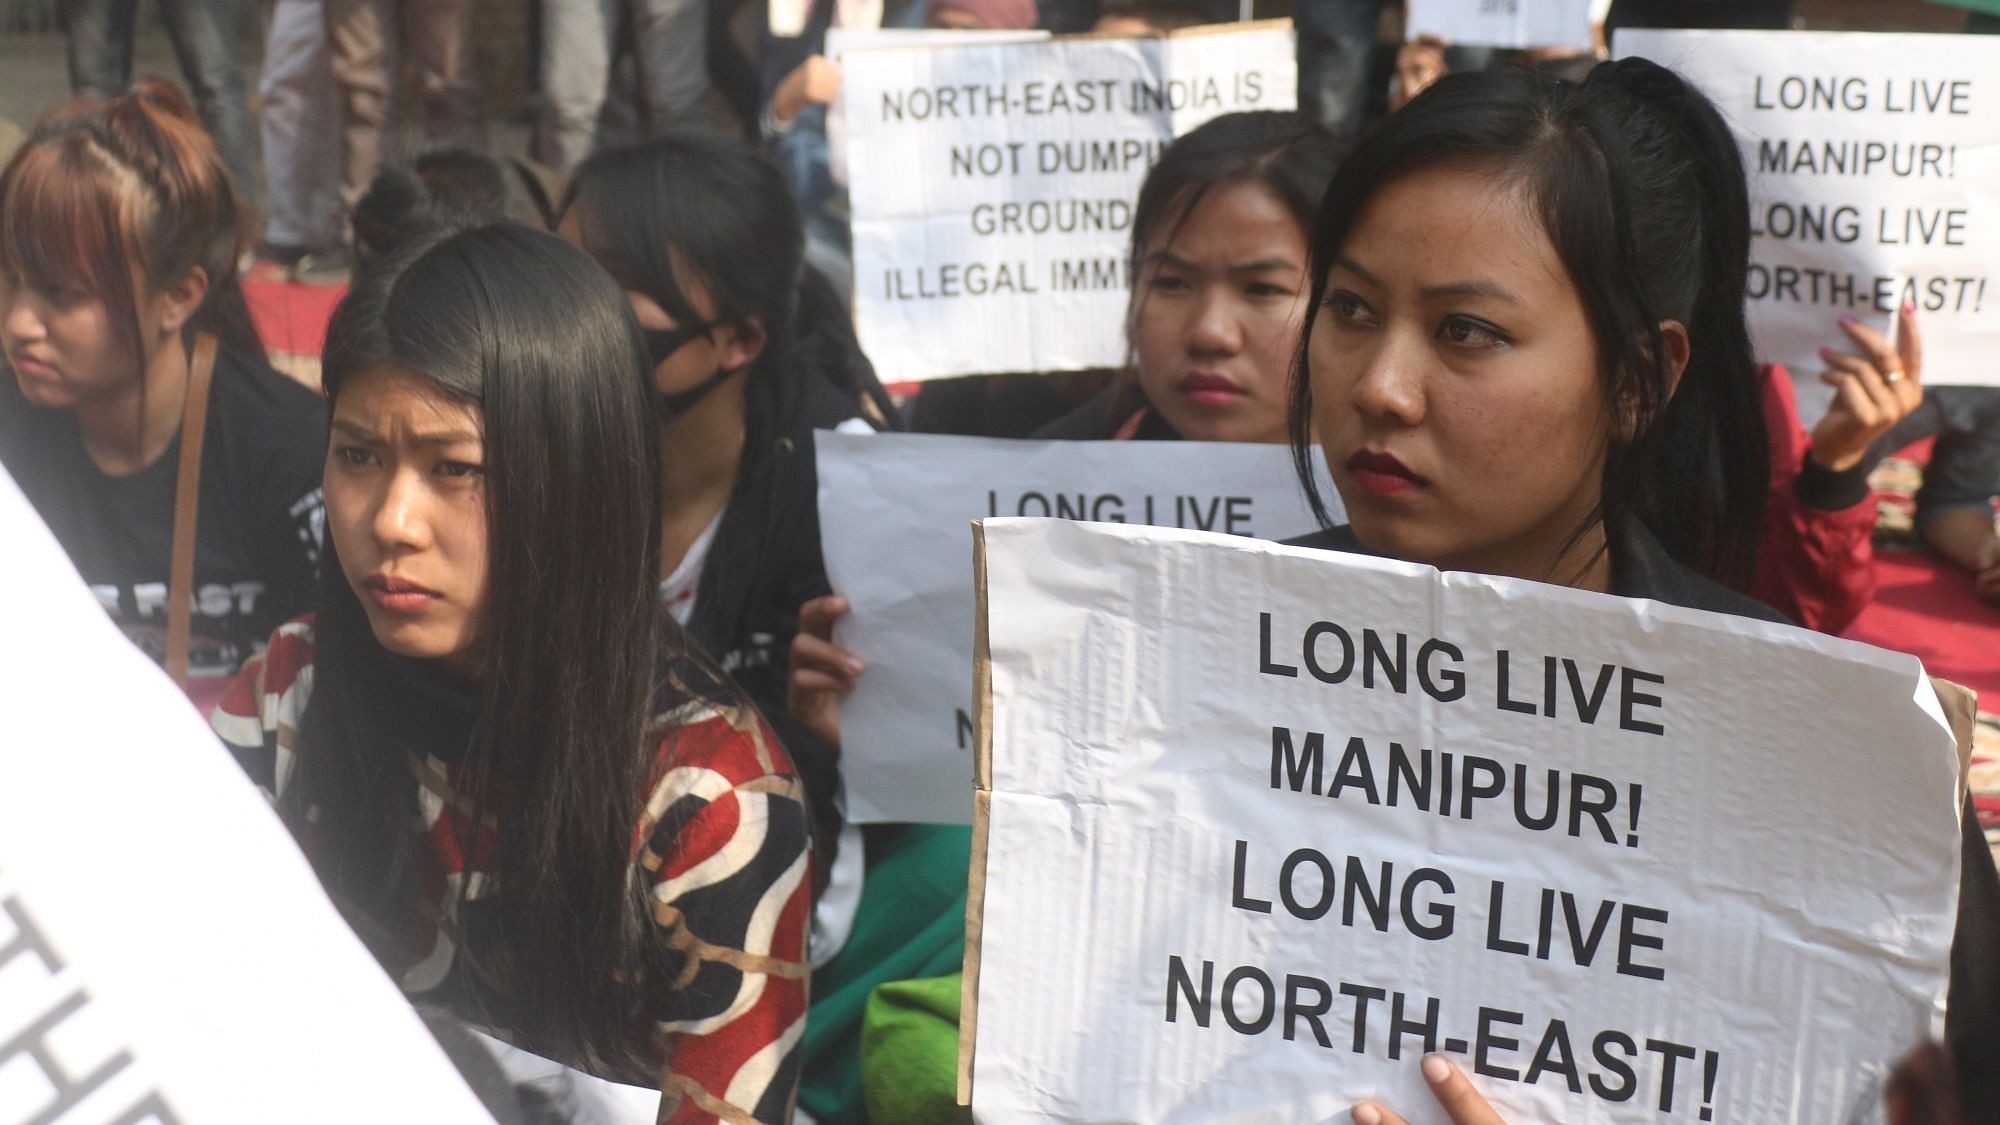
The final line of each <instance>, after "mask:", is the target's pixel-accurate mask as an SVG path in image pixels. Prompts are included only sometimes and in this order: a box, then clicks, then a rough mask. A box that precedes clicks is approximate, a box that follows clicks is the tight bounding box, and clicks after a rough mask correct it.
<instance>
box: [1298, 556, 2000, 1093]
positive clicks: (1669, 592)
mask: <svg viewBox="0 0 2000 1125" xmlns="http://www.w3.org/2000/svg"><path fill="white" fill-rule="evenodd" d="M1291 543H1292V545H1294V546H1299V547H1319V548H1323V549H1326V550H1333V551H1351V552H1353V553H1355V554H1363V555H1367V554H1374V552H1372V551H1370V550H1368V548H1366V547H1364V546H1362V545H1361V541H1360V540H1359V539H1357V538H1355V536H1354V532H1353V530H1352V529H1350V528H1348V527H1345V526H1342V527H1336V528H1333V529H1331V530H1328V531H1320V532H1316V533H1314V534H1312V535H1307V536H1304V537H1302V538H1299V539H1294V540H1291ZM1611 592H1612V593H1614V594H1617V595H1619V596H1620V597H1626V598H1647V599H1650V600H1652V601H1656V602H1665V603H1667V604H1668V605H1677V606H1682V607H1685V608H1687V609H1699V610H1706V611H1708V612H1710V613H1727V614H1732V615H1734V616H1737V617H1748V618H1752V619H1754V620H1757V621H1772V622H1777V623H1779V624H1785V625H1789V624H1791V622H1789V621H1787V620H1785V617H1784V615H1783V614H1781V613H1779V612H1778V611H1776V610H1774V609H1772V608H1770V607H1769V606H1766V605H1764V604H1763V603H1762V602H1758V601H1753V600H1752V599H1750V598H1748V597H1746V596H1744V595H1742V594H1739V593H1737V592H1736V591H1734V590H1731V589H1728V588H1727V587H1725V586H1722V585H1719V584H1717V583H1715V582H1711V581H1709V580H1708V579H1706V578H1703V577H1702V576H1701V575H1699V574H1696V573H1695V572H1694V571H1692V570H1689V569H1688V568H1687V567H1685V566H1683V565H1681V564H1680V563H1679V562H1677V561H1675V560H1674V558H1673V557H1672V556H1671V555H1669V554H1668V553H1667V549H1666V548H1665V547H1664V546H1662V545H1661V544H1660V541H1659V540H1658V539H1655V538H1654V537H1653V535H1652V534H1651V533H1650V532H1648V531H1647V530H1646V529H1645V528H1644V527H1641V526H1640V525H1638V524H1637V523H1628V524H1626V525H1625V526H1623V527H1622V528H1620V529H1618V530H1617V531H1614V533H1613V534H1612V536H1611ZM1962 819H1963V825H1964V827H1963V830H1962V837H1963V838H1962V840H1961V843H1962V848H1961V858H1960V863H1959V884H1958V923H1957V927H1956V930H1955V931H1954V933H1953V935H1952V943H1951V986H1950V990H1949V995H1948V999H1947V1003H1948V1006H1949V1012H1948V1014H1947V1016H1946V1021H1945V1042H1946V1046H1947V1047H1949V1048H1950V1051H1951V1055H1952V1062H1953V1063H1954V1065H1955V1066H1956V1069H1957V1071H1958V1082H1959V1087H1960V1089H1961V1091H1962V1092H1963V1096H1964V1100H1965V1104H1966V1106H1967V1107H1968V1108H1969V1109H1970V1110H1972V1111H1973V1113H1974V1116H1973V1117H1972V1118H1971V1119H1970V1120H1977V1121H1985V1120H1993V1119H1996V1116H2000V873H1996V871H1995V869H1994V865H1993V853H1992V851H1991V850H1990V849H1988V848H1987V846H1986V837H1985V834H1984V833H1982V832H1981V831H1980V829H1979V818H1978V817H1977V816H1975V815H1974V814H1973V811H1972V798H1971V796H1970V795H1968V796H1967V797H1966V799H1965V809H1964V814H1963V818H1962ZM1799 1031H1800V1033H1801V1034H1811V1033H1812V1029H1811V1028H1800V1029H1799Z"/></svg>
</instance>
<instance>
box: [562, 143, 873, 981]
mask: <svg viewBox="0 0 2000 1125" xmlns="http://www.w3.org/2000/svg"><path fill="white" fill-rule="evenodd" d="M559 211H560V214H561V221H560V223H559V229H560V231H561V233H562V235H563V237H565V238H567V239H569V240H570V241H571V242H574V243H576V244H577V245H579V246H581V247H583V248H584V249H585V250H587V251H589V253H590V255H591V256H592V257H593V258H595V259H597V261H598V263H599V264H600V265H602V266H603V267H604V268H605V269H606V270H607V271H608V272H609V273H610V274H611V276H612V277H613V278H616V279H617V280H618V282H619V284H620V285H621V286H623V287H624V289H625V296H626V299H627V300H628V301H630V302H631V304H632V308H633V311H634V312H635V313H636V314H637V316H638V319H639V327H640V329H641V331H642V333H643V335H644V337H645V340H646V347H647V355H648V365H647V367H648V375H647V380H646V391H647V395H648V398H649V399H650V400H651V402H652V404H653V417H654V418H655V419H657V421H658V424H659V426H660V429H661V434H662V438H663V440H662V445H661V456H662V457H663V458H664V461H663V462H662V466H663V477H662V491H661V503H660V513H659V515H660V527H661V533H662V539H663V541H664V547H665V550H664V554H663V556H662V559H661V570H660V573H659V575H658V578H659V580H660V583H661V597H662V599H663V601H664V602H665V603H666V606H667V608H668V610H669V611H670V612H671V613H672V614H673V615H674V617H675V618H676V619H677V620H679V621H681V622H682V623H684V624H685V626H686V628H687V631H688V635H689V636H690V637H691V638H693V640H694V641H695V643H696V644H697V645H698V646H699V647H700V648H701V649H702V650H703V651H704V652H706V653H707V654H708V655H709V656H710V657H712V658H713V659H714V660H715V661H716V662H717V663H718V664H720V665H721V667H722V668H723V670H724V671H726V672H728V673H729V674H730V675H731V676H732V677H733V678H734V679H735V680H736V682H737V683H738V684H740V685H742V687H743V688H744V690H745V691H746V692H748V694H749V695H750V697H751V698H752V699H753V700H755V701H756V702H757V703H758V705H759V706H761V707H762V708H763V709H764V713H765V714H766V715H767V716H769V717H770V718H771V719H772V720H773V721H774V722H776V723H778V724H779V734H780V735H781V736H782V737H783V738H784V740H785V743H786V745H787V746H788V747H789V748H791V750H792V754H793V758H794V760H795V761H796V762H797V763H798V767H799V771H800V774H801V775H802V776H803V777H804V779H805V783H806V791H807V793H808V795H809V796H810V797H811V800H812V808H813V818H814V834H815V839H816V840H817V841H818V847H819V855H820V858H821V860H822V871H823V873H824V874H826V875H827V877H829V878H832V879H834V880H835V881H836V882H837V883H838V884H840V885H841V886H842V887H846V888H848V890H847V891H846V892H845V893H835V894H832V895H829V896H828V898H829V900H830V901H828V902H825V903H822V909H821V913H820V915H819V916H818V917H819V923H820V925H819V927H818V929H817V930H816V934H817V937H816V943H815V946H814V954H815V959H818V958H820V957H821V956H824V955H830V952H831V950H832V949H833V948H835V947H837V946H838V944H839V941H840V939H841V936H842V935H843V934H844V932H845V927H846V922H845V920H844V919H845V918H846V917H847V916H849V915H851V912H852V897H853V891H852V886H853V883H852V880H853V879H858V864H859V862H860V856H859V847H858V845H859V840H858V837H856V835H855V834H854V833H852V832H851V831H850V832H849V833H848V839H850V840H853V842H854V845H855V846H854V847H852V848H849V847H844V846H843V847H838V848H836V846H835V844H834V840H835V838H836V836H837V835H838V834H839V832H840V816H839V813H838V812H837V810H836V803H835V792H836V790H837V788H838V785H839V781H838V773H837V763H836V761H835V755H834V751H833V749H832V748H831V747H828V746H826V745H825V744H824V743H822V742H820V741H819V740H817V739H816V738H815V737H814V736H813V735H811V734H810V733H809V732H808V731H806V730H805V729H804V728H803V727H801V726H799V725H797V724H794V723H791V722H790V721H789V716H788V714H787V712H786V708H785V699H786V694H785V693H786V685H787V678H788V676H789V674H790V661H789V655H790V652H791V644H792V637H793V635H794V634H795V633H796V632H797V631H798V627H799V608H800V607H801V606H803V605H804V604H805V603H806V602H807V601H809V600H811V599H813V598H815V597H818V596H821V595H824V594H826V593H828V592H829V588H828V585H827V580H826V565H825V563H824V562H823V561H822V560H821V557H820V545H819V510H818V489H819V486H818V476H817V474H816V473H815V471H814V468H813V431H814V430H820V429H834V428H836V427H838V428H843V429H849V428H860V429H864V430H865V429H869V428H881V427H885V426H889V425H892V424H893V421H894V418H895V407H894V405H893V404H892V403H891V402H890V401H889V398H888V396H887V394H886V393H884V392H883V390H882V387H881V384H880V383H878V382H877V381H876V378H875V372H874V369H873V368H872V367H871V366H870V365H869V363H868V360H867V358H866V357H865V356H863V355H862V353H861V349H860V346H859V344H858V343H857V342H856V340H855V338H854V330H853V327H852V324H851V322H850V320H849V318H848V316H847V311H846V309H844V308H843V307H842V306H841V304H840V302H839V299H838V298H837V297H836V296H835V295H834V291H833V288H832V286H831V285H830V284H829V283H828V282H827V281H826V279H825V278H823V277H821V276H820V275H819V274H818V273H817V272H815V271H814V270H813V269H812V268H811V267H809V266H807V265H806V264H805V261H804V254H805V249H804V248H805V235H804V231H803V227H802V225H801V220H800V218H799V209H798V207H797V205H796V204H794V203H793V202H792V197H791V194H790V192H789V191H787V190H786V188H785V183H784V180H783V178H782V177H780V176H779V174H778V172H777V171H776V169H774V168H772V167H771V166H770V165H769V164H767V163H765V162H764V161H763V160H762V159H761V158H759V157H758V156H757V155H756V153H754V152H752V151H751V150H750V149H749V148H748V147H747V146H745V145H743V144H741V143H740V142H737V141H734V140H730V139H727V138H722V137H715V136H709V135H706V134H683V135H678V136H670V137H665V138H662V139H660V140H657V141H653V142H651V143H648V144H645V145H641V146H638V147H635V148H628V149H622V150H613V151H608V152H601V153H599V154H597V155H596V156H594V157H592V158H590V159H589V160H587V161H585V162H584V164H583V165H582V166H581V167H580V168H578V169H577V172H576V176H575V178H574V179H573V180H572V182H571V185H570V191H569V195H568V197H567V198H566V199H565V200H564V202H563V205H562V207H561V208H560V209H559ZM836 852H838V853H839V855H840V857H841V860H842V862H841V864H840V865H839V866H836V864H835V863H834V859H835V855H836Z"/></svg>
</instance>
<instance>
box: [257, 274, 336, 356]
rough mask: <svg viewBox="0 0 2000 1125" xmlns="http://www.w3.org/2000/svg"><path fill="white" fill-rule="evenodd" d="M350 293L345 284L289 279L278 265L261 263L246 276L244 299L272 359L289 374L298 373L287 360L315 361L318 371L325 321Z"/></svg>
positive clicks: (323, 342) (324, 333)
mask: <svg viewBox="0 0 2000 1125" xmlns="http://www.w3.org/2000/svg"><path fill="white" fill-rule="evenodd" d="M346 295H347V286H345V285H301V284H299V283H298V282H295V281H290V280H287V279H286V278H285V276H284V274H283V273H282V272H281V271H279V270H277V269H276V268H275V267H272V266H269V265H266V264H262V263H260V264H258V265H257V266H256V267H255V268H253V269H252V270H251V271H250V273H249V274H248V275H246V276H245V277H244V279H243V300H244V302H245V303H246V304H248V305H249V306H250V319H251V320H252V321H254V322H256V325H257V334H258V335H259V336H261V337H263V339H264V347H265V349H266V350H268V351H270V352H271V353H272V359H273V361H274V362H276V363H277V364H278V366H279V367H280V368H281V369H283V370H285V371H286V372H287V373H288V374H298V372H297V371H296V370H295V369H294V367H292V366H291V365H288V364H287V363H285V362H283V361H284V360H286V359H290V358H294V357H300V358H310V359H311V360H312V361H313V365H312V369H313V370H314V371H315V372H316V371H317V370H318V360H319V352H320V348H321V347H322V346H323V345H324V344H325V343H326V322H327V321H328V320H330V319H331V318H332V317H333V307H334V306H335V305H337V304H339V303H340V299H341V298H342V297H344V296H346Z"/></svg>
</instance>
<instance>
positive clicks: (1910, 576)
mask: <svg viewBox="0 0 2000 1125" xmlns="http://www.w3.org/2000/svg"><path fill="white" fill-rule="evenodd" d="M1875 572H1876V576H1877V578H1878V579H1879V581H1880V585H1879V586H1878V588H1877V589H1876V592H1875V600H1874V602H1872V603H1871V604H1870V605H1869V606H1868V608H1867V609H1866V610H1864V611H1862V614H1861V616H1860V617H1859V618H1858V619H1856V620H1855V622H1854V624H1853V625H1851V626H1849V627H1848V629H1847V636H1849V637H1851V638H1853V639H1854V640H1857V641H1866V642H1868V643H1869V644H1871V645H1880V646H1881V647H1883V648H1893V649H1898V650H1900V651H1902V652H1907V653H1911V654H1913V655H1915V656H1916V657H1917V658H1919V659H1921V660H1922V661H1923V662H1924V667H1925V668H1926V669H1927V670H1929V672H1930V673H1931V675H1933V676H1943V677H1944V678H1945V679H1947V680H1952V681H1954V682H1956V683H1961V684H1964V685H1965V686H1966V687H1969V688H1971V689H1973V690H1974V691H1976V692H1978V693H1979V703H1980V707H1981V709H1982V710H1985V711H2000V607H1996V606H1994V605H1992V604H1990V603H1988V602H1984V601H1981V600H1980V599H1979V597H1978V595H1976V594H1974V593H1973V592H1972V577H1971V576H1970V575H1968V574H1967V573H1966V572H1964V571H1962V570H1960V569H1958V568H1957V567H1955V566H1952V565H1951V564H1950V563H1947V562H1944V561H1942V560H1940V559H1938V558H1937V557H1936V556H1934V555H1931V554H1928V553H1925V552H1922V551H1880V552H1877V554H1876V556H1875Z"/></svg>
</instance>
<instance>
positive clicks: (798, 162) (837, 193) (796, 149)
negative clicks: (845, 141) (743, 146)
mask: <svg viewBox="0 0 2000 1125" xmlns="http://www.w3.org/2000/svg"><path fill="white" fill-rule="evenodd" d="M767 152H768V154H769V156H770V159H771V163H773V164H775V165H777V166H778V171H779V173H780V174H782V175H783V176H784V177H785V182H786V183H787V184H789V185H790V186H791V189H792V195H793V197H794V198H795V199H797V200H798V203H799V215H800V217H801V218H802V219H803V220H804V222H805V233H806V262H807V263H808V264H810V265H811V266H812V267H813V268H814V269H817V270H818V271H819V272H821V273H823V274H825V275H826V277H827V280H828V281H831V282H833V286H834V289H835V290H837V291H838V292H839V293H840V295H841V296H843V297H852V296H853V290H854V242H853V238H852V235H851V231H850V230H849V228H848V221H847V218H848V213H847V189H846V188H845V187H843V186H841V185H840V184H836V183H834V182H833V175H832V171H831V166H830V152H829V150H828V145H827V139H826V107H825V106H820V105H809V106H807V107H805V108H804V109H802V110H800V111H799V117H798V120H797V121H794V122H793V123H792V127H791V128H790V129H788V130H786V131H785V132H783V133H780V134H779V135H777V136H775V137H772V138H771V139H770V141H769V142H768V143H767Z"/></svg>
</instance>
